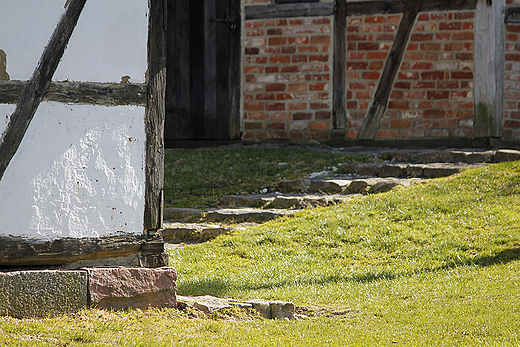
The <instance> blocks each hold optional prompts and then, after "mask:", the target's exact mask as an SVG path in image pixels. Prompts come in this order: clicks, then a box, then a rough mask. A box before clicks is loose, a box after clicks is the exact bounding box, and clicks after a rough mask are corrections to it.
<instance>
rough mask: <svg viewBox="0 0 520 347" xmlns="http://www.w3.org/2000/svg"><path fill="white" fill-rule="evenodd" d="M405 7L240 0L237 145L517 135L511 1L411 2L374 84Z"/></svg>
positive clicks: (352, 0)
mask: <svg viewBox="0 0 520 347" xmlns="http://www.w3.org/2000/svg"><path fill="white" fill-rule="evenodd" d="M407 3H412V2H410V1H404V0H403V1H398V0H388V1H356V0H346V1H343V2H342V1H334V2H329V1H320V2H318V3H316V2H314V3H294V4H291V6H289V5H287V4H283V5H281V4H280V5H278V4H275V2H274V1H271V0H244V7H243V8H244V19H245V20H244V23H243V27H244V31H243V38H242V42H243V61H242V78H243V79H242V82H243V83H242V84H243V102H242V111H243V113H242V115H243V123H242V127H243V138H244V139H245V140H269V139H282V140H293V141H297V140H299V139H302V138H303V139H311V138H312V139H316V140H318V141H327V140H345V141H347V142H351V141H357V140H382V141H389V140H390V141H391V140H405V141H406V140H414V141H415V140H421V139H427V140H436V139H438V140H442V139H450V140H452V139H455V140H461V142H459V143H471V141H472V140H473V139H475V138H488V139H490V138H505V139H519V138H520V117H519V116H518V114H519V112H520V109H519V107H520V103H519V100H520V95H518V91H519V90H520V88H519V83H518V81H519V79H518V76H517V75H518V71H520V68H519V66H518V62H519V59H518V54H519V53H520V52H519V50H520V45H519V36H520V34H519V29H518V26H519V24H518V22H517V21H515V19H512V20H510V21H509V22H508V21H507V20H505V18H504V12H507V11H509V12H507V13H510V12H511V11H513V10H511V8H512V7H514V6H519V5H520V2H519V1H518V0H494V1H487V0H471V1H470V0H456V1H455V0H454V1H441V0H435V1H426V0H425V1H422V2H421V3H422V6H421V7H420V10H419V12H418V13H417V15H416V17H413V18H412V20H413V21H412V24H413V26H412V27H411V31H410V33H409V36H408V37H407V38H405V40H404V42H403V52H402V56H401V59H400V60H399V61H398V62H397V65H396V73H395V78H390V79H385V80H382V78H384V77H385V76H384V71H385V69H387V70H388V71H389V66H387V65H389V64H390V63H389V59H388V57H389V54H390V51H391V49H392V47H393V46H394V45H398V43H396V36H397V34H398V30H399V26H400V24H401V21H402V18H403V12H404V11H405V10H406V9H405V7H406V6H407V5H406V4H407ZM416 3H419V2H416ZM284 6H285V7H284ZM298 8H300V11H299V12H298ZM506 10H507V11H506ZM342 11H343V12H342ZM518 12H519V11H516V12H515V11H513V12H512V13H515V15H516V17H519V15H518ZM342 13H345V14H346V15H342ZM342 16H343V17H342ZM345 17H346V18H345ZM513 17H514V16H513ZM516 17H515V18H516ZM506 22H507V23H506ZM394 48H396V47H394ZM397 48H398V47H397ZM398 51H399V50H398V49H396V50H395V52H396V53H398ZM397 55H399V54H396V56H397ZM388 75H391V74H387V76H388ZM387 90H388V91H389V97H388V100H387V101H385V102H383V104H384V105H385V106H384V108H383V107H379V108H378V107H377V106H378V105H377V102H378V99H377V98H378V97H379V98H380V97H381V94H384V92H386V91H387ZM377 93H379V94H378V95H379V96H377V95H376V94H377ZM376 96H377V97H376ZM380 110H383V111H382V112H383V113H382V115H380V117H379V118H377V117H375V118H374V117H373V116H374V114H377V113H378V112H379V111H380ZM374 119H375V120H374ZM464 141H466V142H464ZM439 143H440V142H439Z"/></svg>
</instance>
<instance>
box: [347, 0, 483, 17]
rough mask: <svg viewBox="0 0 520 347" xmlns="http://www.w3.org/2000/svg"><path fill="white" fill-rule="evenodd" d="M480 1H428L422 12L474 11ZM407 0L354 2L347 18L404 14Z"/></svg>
mask: <svg viewBox="0 0 520 347" xmlns="http://www.w3.org/2000/svg"><path fill="white" fill-rule="evenodd" d="M477 1H478V0H428V1H424V2H423V4H422V6H421V10H420V11H421V12H429V11H452V10H474V9H475V8H476V6H477ZM405 4H406V0H384V1H352V2H350V1H349V2H348V3H347V16H361V15H374V14H390V13H402V12H403V11H404V8H405Z"/></svg>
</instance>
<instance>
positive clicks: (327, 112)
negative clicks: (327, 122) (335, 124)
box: [316, 111, 332, 119]
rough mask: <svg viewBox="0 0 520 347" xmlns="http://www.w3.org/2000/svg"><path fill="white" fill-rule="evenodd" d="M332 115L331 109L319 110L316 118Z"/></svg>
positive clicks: (325, 117) (327, 117)
mask: <svg viewBox="0 0 520 347" xmlns="http://www.w3.org/2000/svg"><path fill="white" fill-rule="evenodd" d="M331 117H332V113H331V112H330V111H317V112H316V119H330V118H331Z"/></svg>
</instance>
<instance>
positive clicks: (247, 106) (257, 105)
mask: <svg viewBox="0 0 520 347" xmlns="http://www.w3.org/2000/svg"><path fill="white" fill-rule="evenodd" d="M263 109H264V103H263V102H244V110H246V111H253V110H263Z"/></svg>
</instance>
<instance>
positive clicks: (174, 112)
mask: <svg viewBox="0 0 520 347" xmlns="http://www.w3.org/2000/svg"><path fill="white" fill-rule="evenodd" d="M239 21H240V0H190V1H186V0H168V31H167V32H168V63H167V65H168V73H167V75H168V77H167V91H166V124H165V139H166V140H230V139H236V138H239V137H240V121H239V120H240V117H239V112H240V22H239Z"/></svg>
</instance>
